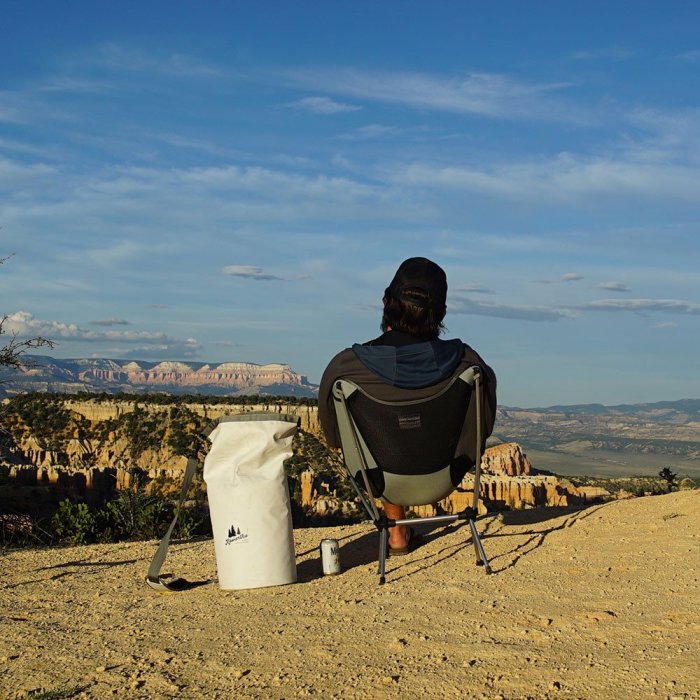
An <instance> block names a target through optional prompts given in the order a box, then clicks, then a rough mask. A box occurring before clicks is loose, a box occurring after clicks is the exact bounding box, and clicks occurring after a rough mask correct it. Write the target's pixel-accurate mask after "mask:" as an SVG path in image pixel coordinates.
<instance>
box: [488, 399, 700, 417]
mask: <svg viewBox="0 0 700 700" xmlns="http://www.w3.org/2000/svg"><path fill="white" fill-rule="evenodd" d="M499 408H500V409H501V410H503V411H505V412H509V411H510V412H517V411H536V412H538V413H557V414H588V415H597V416H605V415H608V416H637V417H639V418H648V419H649V420H660V421H663V420H664V417H665V416H666V417H670V416H672V415H677V414H683V415H684V416H685V417H687V418H688V419H691V420H698V419H700V399H678V400H676V401H654V402H652V403H634V404H617V405H614V406H605V405H603V404H600V403H584V404H571V405H555V406H547V407H545V408H517V407H515V406H500V407H499Z"/></svg>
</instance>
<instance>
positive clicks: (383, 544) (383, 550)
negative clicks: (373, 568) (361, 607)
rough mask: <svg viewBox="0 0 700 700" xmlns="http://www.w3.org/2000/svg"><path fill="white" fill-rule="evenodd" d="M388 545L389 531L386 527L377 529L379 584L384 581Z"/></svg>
mask: <svg viewBox="0 0 700 700" xmlns="http://www.w3.org/2000/svg"><path fill="white" fill-rule="evenodd" d="M388 547H389V531H388V530H387V528H386V527H382V528H380V530H379V571H378V572H377V573H378V574H379V585H380V586H382V585H383V584H384V583H385V582H386V576H385V574H386V554H387V549H388Z"/></svg>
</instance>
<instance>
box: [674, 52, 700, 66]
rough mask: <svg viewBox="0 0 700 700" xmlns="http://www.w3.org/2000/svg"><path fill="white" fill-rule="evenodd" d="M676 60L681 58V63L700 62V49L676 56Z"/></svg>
mask: <svg viewBox="0 0 700 700" xmlns="http://www.w3.org/2000/svg"><path fill="white" fill-rule="evenodd" d="M676 58H679V59H680V60H681V61H689V62H691V63H695V62H696V61H700V49H692V50H691V51H684V52H683V53H679V54H676Z"/></svg>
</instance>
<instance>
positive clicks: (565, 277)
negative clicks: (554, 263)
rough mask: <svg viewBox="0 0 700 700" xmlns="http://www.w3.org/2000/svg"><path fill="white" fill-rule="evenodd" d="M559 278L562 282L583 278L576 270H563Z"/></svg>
mask: <svg viewBox="0 0 700 700" xmlns="http://www.w3.org/2000/svg"><path fill="white" fill-rule="evenodd" d="M559 279H560V280H561V281H562V282H578V280H582V279H583V275H579V273H578V272H565V273H564V274H563V275H562V276H561V277H560V278H559Z"/></svg>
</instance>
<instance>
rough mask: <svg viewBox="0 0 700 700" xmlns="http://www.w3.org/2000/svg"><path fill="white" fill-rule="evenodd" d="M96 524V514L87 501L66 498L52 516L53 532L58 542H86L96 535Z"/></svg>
mask: <svg viewBox="0 0 700 700" xmlns="http://www.w3.org/2000/svg"><path fill="white" fill-rule="evenodd" d="M95 524H96V523H95V515H94V513H92V511H91V510H90V507H89V506H88V505H87V503H72V502H71V501H69V500H68V499H65V500H63V501H61V502H60V503H59V504H58V510H57V511H56V512H55V513H54V514H53V516H52V517H51V532H52V534H53V536H54V537H55V538H56V541H58V542H61V543H64V544H84V543H85V542H87V541H88V540H90V539H92V537H93V536H94V534H95Z"/></svg>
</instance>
